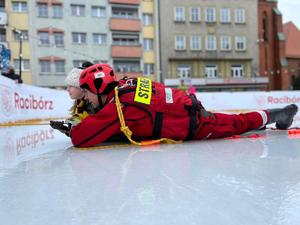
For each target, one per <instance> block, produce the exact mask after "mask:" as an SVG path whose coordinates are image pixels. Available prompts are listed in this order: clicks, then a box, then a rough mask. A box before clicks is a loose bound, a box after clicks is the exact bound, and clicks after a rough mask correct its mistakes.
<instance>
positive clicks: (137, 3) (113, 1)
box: [109, 0, 141, 5]
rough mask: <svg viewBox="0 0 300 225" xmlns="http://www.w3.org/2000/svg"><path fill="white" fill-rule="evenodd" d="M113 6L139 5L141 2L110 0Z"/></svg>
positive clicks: (137, 0)
mask: <svg viewBox="0 0 300 225" xmlns="http://www.w3.org/2000/svg"><path fill="white" fill-rule="evenodd" d="M109 3H111V4H125V5H139V4H141V0H109Z"/></svg>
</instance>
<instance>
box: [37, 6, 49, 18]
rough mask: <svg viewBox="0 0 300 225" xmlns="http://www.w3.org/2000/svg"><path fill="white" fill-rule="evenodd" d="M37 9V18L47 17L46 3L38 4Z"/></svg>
mask: <svg viewBox="0 0 300 225" xmlns="http://www.w3.org/2000/svg"><path fill="white" fill-rule="evenodd" d="M37 8H38V16H39V17H48V5H47V4H46V3H38V4H37Z"/></svg>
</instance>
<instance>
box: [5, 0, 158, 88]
mask: <svg viewBox="0 0 300 225" xmlns="http://www.w3.org/2000/svg"><path fill="white" fill-rule="evenodd" d="M8 2H9V3H8V5H7V6H6V9H7V12H10V13H8V22H7V24H8V26H7V29H4V30H5V31H6V33H5V34H4V35H2V36H3V37H6V38H7V40H9V41H8V47H9V48H10V49H11V51H12V61H13V62H14V64H15V67H16V68H19V66H18V61H19V49H20V43H19V39H18V37H17V36H16V34H15V36H13V34H12V32H13V30H17V31H18V32H21V34H22V51H23V54H22V55H23V58H22V70H21V71H22V73H23V76H22V77H23V79H24V81H25V83H30V84H34V85H38V86H47V87H63V86H65V83H64V79H65V77H66V75H67V73H68V71H70V70H71V69H72V68H73V67H77V66H81V64H82V62H84V61H86V60H88V61H91V62H93V63H99V62H103V63H109V64H111V65H112V66H113V67H114V68H115V70H116V72H117V76H118V78H121V77H123V76H141V75H144V76H148V77H150V78H151V79H153V80H156V79H157V78H156V74H157V73H156V71H157V54H156V52H157V48H158V46H157V39H156V24H155V23H156V21H157V17H156V14H155V11H156V6H155V1H152V0H145V1H144V0H143V1H141V0H98V1H92V0H87V1H74V0H65V1H61V0H36V1H26V0H20V1H8ZM0 28H1V27H0ZM14 38H15V39H14Z"/></svg>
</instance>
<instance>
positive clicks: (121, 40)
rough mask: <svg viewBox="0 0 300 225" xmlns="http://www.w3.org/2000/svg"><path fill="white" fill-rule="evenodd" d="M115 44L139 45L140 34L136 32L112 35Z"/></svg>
mask: <svg viewBox="0 0 300 225" xmlns="http://www.w3.org/2000/svg"><path fill="white" fill-rule="evenodd" d="M112 40H113V45H128V46H133V45H138V44H139V35H138V34H136V35H134V34H118V33H116V34H113V35H112Z"/></svg>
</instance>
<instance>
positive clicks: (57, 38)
mask: <svg viewBox="0 0 300 225" xmlns="http://www.w3.org/2000/svg"><path fill="white" fill-rule="evenodd" d="M53 35H54V43H55V45H56V47H60V46H63V45H64V39H63V33H62V32H54V33H53Z"/></svg>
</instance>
